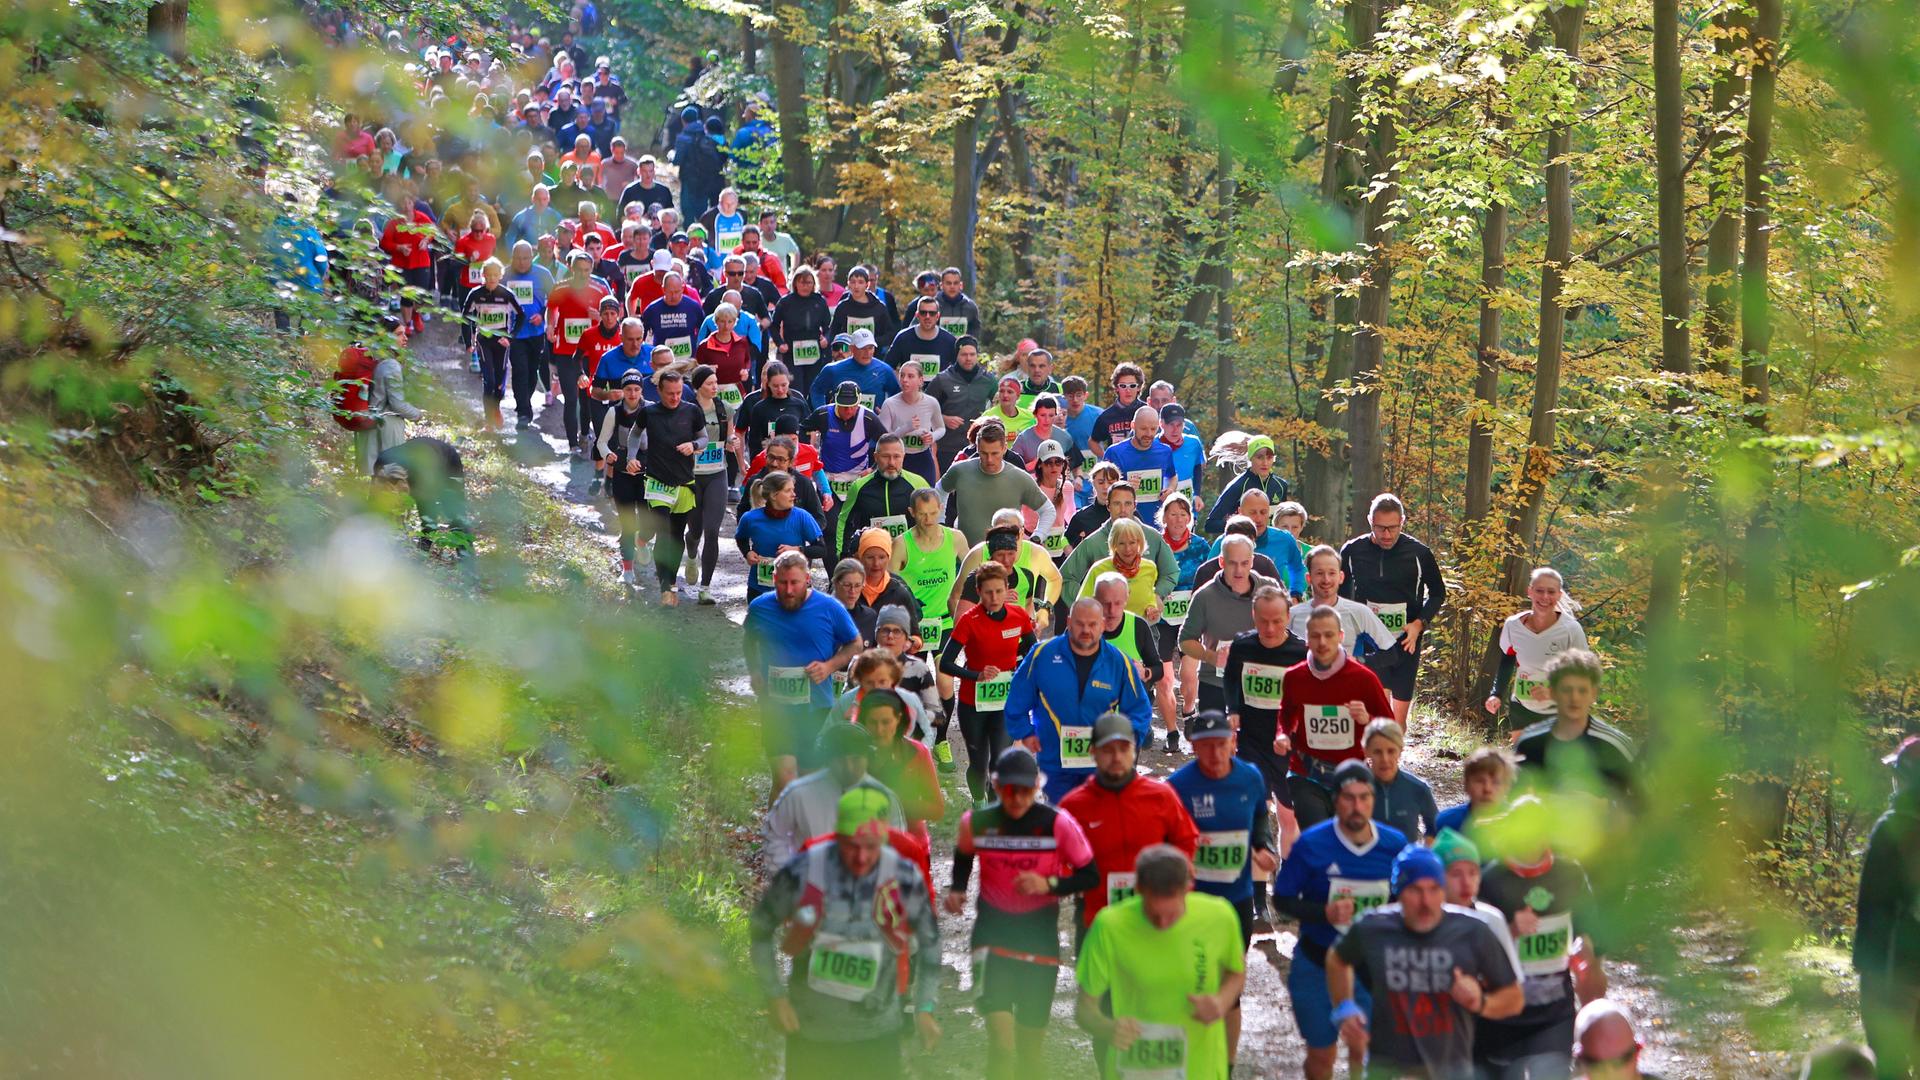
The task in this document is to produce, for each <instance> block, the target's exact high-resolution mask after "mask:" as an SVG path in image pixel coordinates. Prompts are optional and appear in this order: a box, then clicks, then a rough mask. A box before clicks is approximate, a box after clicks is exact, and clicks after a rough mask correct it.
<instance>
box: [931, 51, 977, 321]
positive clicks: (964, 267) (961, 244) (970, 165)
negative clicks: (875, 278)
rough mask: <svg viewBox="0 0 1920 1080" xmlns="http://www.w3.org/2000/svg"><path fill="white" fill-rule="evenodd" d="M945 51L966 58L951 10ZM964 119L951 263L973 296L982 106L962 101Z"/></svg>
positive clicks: (956, 142) (957, 154)
mask: <svg viewBox="0 0 1920 1080" xmlns="http://www.w3.org/2000/svg"><path fill="white" fill-rule="evenodd" d="M945 30H946V32H945V34H944V35H943V36H942V38H941V50H940V51H941V53H942V54H943V55H944V57H945V59H946V60H948V61H949V62H951V63H952V64H953V65H954V68H955V70H956V71H958V69H959V66H960V64H962V63H964V62H965V58H964V56H963V55H962V53H961V46H960V35H961V34H962V33H964V30H963V28H962V27H961V26H960V24H959V21H958V18H957V17H956V16H954V15H952V14H948V16H947V18H946V27H945ZM958 104H959V107H960V122H959V123H957V124H955V125H954V126H953V194H952V197H951V198H949V199H948V201H947V265H948V266H957V267H959V268H960V280H961V282H962V284H963V287H964V288H965V289H966V291H967V295H969V296H972V295H973V294H974V293H975V292H976V291H978V290H977V286H978V284H979V282H978V280H977V277H976V274H975V272H974V266H973V234H974V227H975V226H976V225H978V224H979V222H980V184H979V181H978V178H977V177H976V175H975V172H974V167H975V164H976V163H977V162H978V160H979V146H980V108H979V106H978V105H977V104H975V103H972V102H960V103H958Z"/></svg>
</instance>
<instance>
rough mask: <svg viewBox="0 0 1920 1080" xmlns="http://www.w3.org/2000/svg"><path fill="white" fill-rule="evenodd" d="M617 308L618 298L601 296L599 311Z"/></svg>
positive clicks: (618, 304)
mask: <svg viewBox="0 0 1920 1080" xmlns="http://www.w3.org/2000/svg"><path fill="white" fill-rule="evenodd" d="M619 306H620V298H619V297H617V296H603V297H601V298H600V307H601V310H605V309H607V308H617V307H619Z"/></svg>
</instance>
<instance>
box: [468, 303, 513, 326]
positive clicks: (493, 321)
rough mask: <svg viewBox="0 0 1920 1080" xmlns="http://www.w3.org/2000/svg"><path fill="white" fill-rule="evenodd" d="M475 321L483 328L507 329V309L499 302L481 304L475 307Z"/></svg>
mask: <svg viewBox="0 0 1920 1080" xmlns="http://www.w3.org/2000/svg"><path fill="white" fill-rule="evenodd" d="M473 314H474V321H475V322H476V323H479V324H480V329H482V330H505V329H506V328H507V314H508V313H507V309H506V308H504V307H502V306H501V305H499V304H480V305H477V306H475V307H474V309H473Z"/></svg>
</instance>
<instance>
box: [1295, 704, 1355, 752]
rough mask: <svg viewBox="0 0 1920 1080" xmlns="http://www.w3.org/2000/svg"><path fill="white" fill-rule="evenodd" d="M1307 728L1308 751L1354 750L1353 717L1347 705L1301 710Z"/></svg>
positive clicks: (1316, 706)
mask: <svg viewBox="0 0 1920 1080" xmlns="http://www.w3.org/2000/svg"><path fill="white" fill-rule="evenodd" d="M1301 712H1302V714H1303V715H1302V716H1301V721H1302V722H1303V723H1304V724H1306V727H1307V749H1309V750H1351V749H1353V717H1352V716H1351V715H1349V714H1348V713H1347V707H1346V706H1345V705H1308V706H1306V707H1305V708H1304V709H1302V710H1301Z"/></svg>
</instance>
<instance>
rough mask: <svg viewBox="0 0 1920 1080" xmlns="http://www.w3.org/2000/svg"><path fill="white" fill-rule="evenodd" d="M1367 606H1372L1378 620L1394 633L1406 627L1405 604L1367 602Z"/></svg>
mask: <svg viewBox="0 0 1920 1080" xmlns="http://www.w3.org/2000/svg"><path fill="white" fill-rule="evenodd" d="M1367 606H1368V607H1370V608H1372V609H1373V613H1374V614H1375V615H1378V616H1380V622H1381V623H1382V624H1383V625H1385V626H1386V628H1387V629H1389V630H1391V631H1393V632H1394V633H1396V634H1397V633H1399V632H1400V631H1402V630H1405V629H1406V628H1407V605H1405V604H1368V605H1367Z"/></svg>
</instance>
